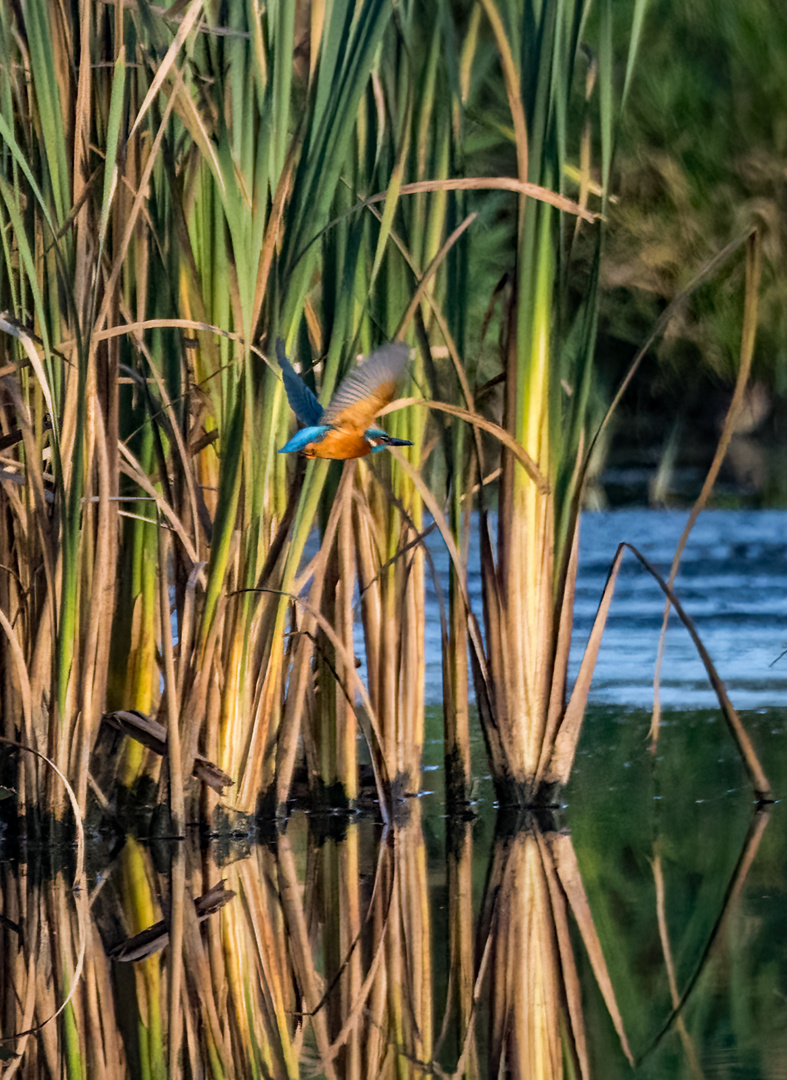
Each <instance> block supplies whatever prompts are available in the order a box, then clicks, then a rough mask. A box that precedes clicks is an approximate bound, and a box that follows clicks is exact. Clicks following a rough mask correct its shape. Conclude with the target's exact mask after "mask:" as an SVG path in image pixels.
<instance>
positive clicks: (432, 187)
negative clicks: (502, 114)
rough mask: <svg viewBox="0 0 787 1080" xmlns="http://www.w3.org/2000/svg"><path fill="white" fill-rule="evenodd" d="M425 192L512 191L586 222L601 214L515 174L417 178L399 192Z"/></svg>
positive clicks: (377, 198)
mask: <svg viewBox="0 0 787 1080" xmlns="http://www.w3.org/2000/svg"><path fill="white" fill-rule="evenodd" d="M425 191H511V192H513V193H514V194H515V195H525V196H528V197H530V198H531V199H537V200H538V201H539V202H545V203H549V204H550V205H551V206H554V207H556V208H557V209H558V210H563V211H565V213H567V214H576V215H577V216H578V217H581V218H582V219H583V220H585V221H591V222H592V221H598V220H599V216H600V215H599V214H595V213H593V212H592V211H590V210H587V209H584V208H583V207H582V206H580V205H579V203H577V202H574V200H573V199H568V198H566V196H565V195H558V194H557V193H556V192H554V191H550V190H549V188H545V187H541V185H540V184H532V183H530V182H529V181H527V180H517V179H516V177H513V176H468V177H463V178H461V179H448V180H417V181H415V182H414V183H412V184H402V186H401V188H400V189H399V194H400V195H418V194H420V193H421V192H425ZM387 196H388V192H387V191H381V192H378V193H377V194H376V195H370V196H368V197H367V198H365V199H363V200H362V201H361V202H360V204H359V205H360V206H361V207H364V206H371V205H373V204H374V203H378V202H384V201H385V199H386V198H387ZM355 209H357V207H353V210H355ZM352 212H353V211H350V213H352Z"/></svg>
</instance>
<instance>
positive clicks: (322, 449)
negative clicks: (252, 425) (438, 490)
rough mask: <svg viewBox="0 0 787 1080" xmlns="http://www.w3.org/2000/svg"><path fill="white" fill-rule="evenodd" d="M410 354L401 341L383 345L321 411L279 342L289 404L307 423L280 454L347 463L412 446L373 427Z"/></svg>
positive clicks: (405, 440) (359, 367)
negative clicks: (398, 447) (390, 448)
mask: <svg viewBox="0 0 787 1080" xmlns="http://www.w3.org/2000/svg"><path fill="white" fill-rule="evenodd" d="M408 354H409V349H408V347H407V346H406V345H404V344H403V343H402V342H401V341H393V342H389V344H387V345H383V346H382V347H381V348H379V349H377V350H376V351H375V352H373V353H372V354H371V356H368V357H367V358H366V359H365V360H363V361H362V362H361V363H360V364H359V365H358V367H357V368H355V369H354V370H353V371H351V372H350V374H349V375H347V377H346V378H345V379H344V380H343V382H342V383H341V385H340V386H339V389H338V390H337V391H336V393H335V394H334V395H333V398H332V399H331V403H330V404H329V405H328V407H327V409H323V407H322V405H321V404H320V403H319V401H318V400H317V396H316V395H315V394H314V393H312V391H311V390H310V389H309V387H308V386H307V385H306V383H305V382H304V381H303V379H301V377H300V376H299V375H298V374H297V373H296V371H295V369H294V368H293V366H292V364H291V363H290V361H289V360H288V359H287V354H286V353H285V351H284V342H283V341H282V340H281V338H279V340H278V341H277V342H276V358H277V359H278V361H279V366H280V367H281V370H282V376H283V379H284V389H285V390H286V391H287V400H288V401H289V403H290V408H291V409H292V411H293V412H294V413H295V415H296V416H297V417H298V419H299V420H300V422H301V423H302V424H305V427H303V428H301V430H300V431H299V432H298V433H297V434H295V435H293V437H292V438H291V439H290V441H289V442H288V443H287V444H286V445H285V446H283V447H282V448H281V450H279V453H280V454H290V453H293V452H294V451H298V450H299V451H300V452H301V453H302V454H303V456H304V457H307V458H334V459H339V460H344V459H346V458H357V457H366V455H367V454H375V453H377V452H378V451H379V450H385V448H386V447H387V446H412V445H413V444H412V443H411V442H410V441H409V440H408V439H397V438H395V437H394V436H393V435H389V434H388V433H387V432H386V431H383V429H382V428H379V427H373V426H370V425H371V423H372V420H373V419H374V418H375V416H377V414H378V413H379V412H380V410H381V409H383V408H385V406H386V405H388V403H389V402H391V401H393V399H394V396H395V394H396V385H397V383H398V382H399V379H400V378H401V375H402V372H403V371H404V367H405V364H406V363H407V357H408Z"/></svg>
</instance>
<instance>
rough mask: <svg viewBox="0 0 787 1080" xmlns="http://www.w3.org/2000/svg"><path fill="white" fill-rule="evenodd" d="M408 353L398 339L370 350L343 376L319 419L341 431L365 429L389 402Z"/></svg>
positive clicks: (394, 391) (360, 430)
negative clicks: (370, 351)
mask: <svg viewBox="0 0 787 1080" xmlns="http://www.w3.org/2000/svg"><path fill="white" fill-rule="evenodd" d="M409 352H410V350H409V348H408V347H407V345H404V344H403V343H402V342H401V341H393V342H390V343H389V344H388V345H383V346H382V347H381V348H379V349H377V350H376V351H375V352H373V353H372V354H371V356H369V357H367V359H366V360H363V361H362V362H361V363H360V364H359V365H358V367H357V368H355V369H354V370H353V371H351V372H350V374H349V375H348V376H347V377H346V378H345V379H344V381H343V382H342V384H341V386H340V387H339V389H338V390H337V391H336V393H335V394H334V395H333V398H332V400H331V403H330V405H329V406H328V408H327V409H326V410H325V412H324V413H323V414H322V416H321V419H320V422H321V423H323V424H330V425H331V427H336V428H341V429H342V430H344V431H355V432H363V431H366V429H367V428H368V427H369V425H370V424H371V422H372V420H373V419H374V418H375V416H377V414H378V412H379V411H380V409H382V408H384V407H385V406H386V405H387V404H388V403H389V402H391V401H393V399H394V396H395V395H396V385H397V383H398V382H399V379H400V378H401V376H402V372H403V371H404V369H405V365H406V364H407V357H408V355H409Z"/></svg>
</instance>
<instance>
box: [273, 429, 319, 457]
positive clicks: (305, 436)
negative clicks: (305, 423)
mask: <svg viewBox="0 0 787 1080" xmlns="http://www.w3.org/2000/svg"><path fill="white" fill-rule="evenodd" d="M330 430H331V429H330V428H329V427H328V425H327V424H317V425H314V426H312V427H305V428H301V430H300V431H296V432H295V434H294V435H293V437H292V438H291V439H290V441H289V442H288V443H285V444H284V446H283V447H282V448H281V450H280V451H279V453H280V454H292V453H294V452H295V451H296V450H303V449H304V447H306V446H308V445H309V443H313V442H319V441H320V440H321V439H324V438H325V435H326V433H327V432H329V431H330Z"/></svg>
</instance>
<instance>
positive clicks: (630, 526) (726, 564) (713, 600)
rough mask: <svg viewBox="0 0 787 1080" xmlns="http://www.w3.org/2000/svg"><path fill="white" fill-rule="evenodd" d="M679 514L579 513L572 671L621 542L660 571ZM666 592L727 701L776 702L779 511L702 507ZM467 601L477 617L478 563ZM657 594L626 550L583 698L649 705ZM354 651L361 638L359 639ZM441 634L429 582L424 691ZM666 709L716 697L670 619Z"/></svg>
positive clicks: (784, 684) (780, 628) (781, 620)
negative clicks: (686, 618) (672, 594)
mask: <svg viewBox="0 0 787 1080" xmlns="http://www.w3.org/2000/svg"><path fill="white" fill-rule="evenodd" d="M687 519H688V514H687V513H684V512H678V511H670V510H643V509H627V510H611V511H601V512H588V513H586V514H585V515H584V516H583V519H582V528H581V533H580V561H579V579H578V584H577V593H576V606H575V622H574V639H573V646H572V653H571V671H570V675H571V678H572V679H573V678H574V677H575V675H576V672H577V671H578V669H579V663H580V660H581V658H582V653H583V650H584V647H585V643H586V641H587V638H588V635H589V633H590V628H591V625H592V622H593V619H594V618H595V614H596V609H597V607H598V602H599V598H600V596H601V592H602V590H603V588H604V583H605V581H606V577H607V572H608V570H609V565H610V563H611V561H612V559H613V557H614V554H615V550H616V548H617V545H618V544H619V543H620V542H621V541H623V540H626V541H628V542H629V543H631V544H634V545H635V546H636V547H638V548H639V549H640V551H642V553H643V554H644V555H645V556H646V557H647V558H648V559H649V560H650V561H651V562H652V563H653V564H654V565H655V566H656V568H657V569H658V570H659V571H660V572H661V573H662V575H663V576H664V577H665V578H666V577H667V576H668V574H669V569H670V564H671V561H672V556H673V553H674V551H675V547H676V545H677V543H678V539H679V537H680V534H681V531H682V530H683V527H684V525H685V523H686V521H687ZM428 543H429V548H430V551H431V552H432V555H433V559H434V562H435V565H436V567H437V570H438V573H439V575H440V577H441V580H442V582H443V586H444V587H445V584H446V582H447V573H448V557H447V555H446V553H445V550H444V548H443V546H442V541H441V539H440V537H439V535H438V534H436V533H434V534H432V535H431V536H430V538H429V541H428ZM676 591H677V594H678V597H679V598H680V600H681V602H682V604H683V606H684V608H685V609H686V611H687V613H688V614H689V615H690V616H691V618H692V619H693V620H694V622H695V624H696V626H697V629H698V631H699V634H700V637H701V638H702V641H703V643H704V645H705V647H706V648H707V650H708V652H709V653H710V655H711V658H712V660H713V662H714V664H715V665H716V668H717V670H718V672H719V673H720V675H721V676H722V678H723V680H724V682H725V684H726V686H727V689H728V691H729V692H730V695H731V697H732V701H733V704H734V705H735V706H736V707H737V708H740V709H757V708H764V707H767V706H773V705H779V704H782V703H783V701H784V699H785V692H787V656H783V657H781V658H780V654H781V653H782V651H783V650H784V649H786V648H787V511H783V510H765V511H763V510H758V511H738V510H710V511H706V512H705V513H704V514H701V515H700V518H699V520H698V522H697V524H696V525H695V527H694V530H693V531H692V533H691V536H690V539H689V542H688V545H687V547H686V550H685V551H684V553H683V558H682V561H681V569H680V573H679V575H678V578H677V582H676ZM469 592H470V598H471V602H472V604H473V606H474V608H475V610H476V611H477V613H478V615H479V617H480V615H481V610H482V608H481V594H480V577H479V574H478V566H477V561H476V562H475V564H474V565H471V571H470V579H469ZM663 610H664V597H663V593H662V592H661V590H660V589H659V587H658V585H657V584H656V582H655V581H654V580H653V579H652V578H651V577H650V575H649V574H648V573H647V572H646V571H645V570H644V569H643V568H642V567H641V566H640V564H639V563H638V562H637V560H636V559H635V558H634V556H633V555H631V554H627V555H626V556H625V558H624V562H623V566H622V568H621V572H620V576H619V578H618V583H617V587H616V590H615V598H614V601H613V604H612V609H611V613H610V617H609V620H608V622H607V628H606V632H605V634H604V641H603V645H602V648H601V652H600V655H599V659H598V664H597V667H596V672H595V676H594V679H593V686H592V690H591V698H590V700H591V701H592V702H595V703H597V704H602V703H603V704H615V705H621V706H631V707H637V708H649V707H650V706H651V704H652V701H653V674H654V666H655V660H656V651H657V648H658V637H659V631H660V628H661V620H662V613H663ZM357 648H358V651H359V655H361V654H362V643H361V640H360V639H359V640H358V642H357ZM440 655H441V640H440V621H439V611H438V604H437V594H436V591H435V589H434V587H433V585H432V584H431V583H430V584H429V585H428V588H427V627H426V658H427V679H426V686H427V695H428V699H429V700H430V701H439V700H440V699H441V668H440ZM661 700H662V704H663V705H664V706H665V707H667V708H681V709H690V708H704V707H708V706H712V705H714V704H715V703H716V697H715V695H714V693H713V690H712V689H711V687H710V685H709V683H708V679H707V676H706V674H705V669H704V667H703V665H702V663H701V662H700V660H699V657H698V656H697V653H696V650H695V648H694V646H693V644H692V642H691V639H690V637H689V635H688V633H687V632H686V630H685V629H684V628H683V627H682V626H681V624H680V622H679V620H678V619H677V618H676V617H675V615H674V614H673V616H672V617H671V620H670V626H669V630H668V632H667V641H666V652H665V657H664V666H663V671H662V679H661Z"/></svg>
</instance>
